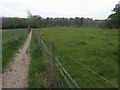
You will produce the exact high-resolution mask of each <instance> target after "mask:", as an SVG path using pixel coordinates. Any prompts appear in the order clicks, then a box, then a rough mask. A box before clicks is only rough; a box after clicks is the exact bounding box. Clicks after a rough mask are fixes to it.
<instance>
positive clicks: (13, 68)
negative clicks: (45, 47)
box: [2, 31, 32, 88]
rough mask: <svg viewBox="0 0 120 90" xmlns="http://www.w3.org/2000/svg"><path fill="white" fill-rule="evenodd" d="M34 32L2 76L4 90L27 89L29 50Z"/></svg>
mask: <svg viewBox="0 0 120 90" xmlns="http://www.w3.org/2000/svg"><path fill="white" fill-rule="evenodd" d="M31 37H32V31H31V32H30V34H29V36H28V38H27V39H26V42H25V44H24V46H23V48H22V49H19V51H18V53H17V54H16V56H15V57H14V60H13V61H12V62H11V63H10V65H9V66H8V67H7V69H6V72H5V73H3V75H2V88H27V87H28V72H29V64H30V56H29V55H27V53H26V52H27V50H28V48H29V44H30V42H31Z"/></svg>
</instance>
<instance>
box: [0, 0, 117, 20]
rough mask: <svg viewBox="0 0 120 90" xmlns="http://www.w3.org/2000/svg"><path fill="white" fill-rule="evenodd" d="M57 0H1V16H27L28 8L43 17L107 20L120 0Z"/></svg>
mask: <svg viewBox="0 0 120 90" xmlns="http://www.w3.org/2000/svg"><path fill="white" fill-rule="evenodd" d="M57 1H58V2H57ZM57 1H56V0H51V1H48V0H34V1H29V0H24V1H23V2H21V1H17V0H13V1H4V0H2V1H0V8H1V10H0V16H1V17H19V18H27V10H29V11H30V12H31V13H32V15H40V16H41V17H42V18H47V17H49V18H75V17H80V18H81V17H84V18H92V19H93V20H103V19H104V20H105V19H107V18H108V16H109V15H110V14H112V13H113V12H112V10H113V8H114V7H115V5H116V4H117V3H118V2H119V0H104V2H102V1H96V0H91V2H88V1H87V0H66V1H64V0H57ZM26 3H27V4H26ZM33 3H34V4H33ZM28 7H29V8H28Z"/></svg>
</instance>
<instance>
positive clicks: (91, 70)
mask: <svg viewBox="0 0 120 90" xmlns="http://www.w3.org/2000/svg"><path fill="white" fill-rule="evenodd" d="M62 53H63V52H62ZM64 54H65V53H64ZM65 55H66V56H68V57H69V58H70V59H72V60H74V61H75V62H76V63H78V64H80V65H81V66H82V67H84V68H86V69H87V70H89V71H90V72H92V73H94V74H96V75H97V76H99V77H100V78H101V79H103V80H105V81H106V82H108V83H109V84H111V85H112V86H114V87H116V88H118V86H117V85H116V84H114V83H112V82H111V81H110V80H108V79H106V78H105V77H103V76H101V75H99V74H98V73H97V72H95V71H94V70H93V69H91V68H89V67H88V66H86V65H84V64H83V63H80V62H78V61H76V60H75V59H74V58H73V57H71V56H70V55H68V54H65Z"/></svg>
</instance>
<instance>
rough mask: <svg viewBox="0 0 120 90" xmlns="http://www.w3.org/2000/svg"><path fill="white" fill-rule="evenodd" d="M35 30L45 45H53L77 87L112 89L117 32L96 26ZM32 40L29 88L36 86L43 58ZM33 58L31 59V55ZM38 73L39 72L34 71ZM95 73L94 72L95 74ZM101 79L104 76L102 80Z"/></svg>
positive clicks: (115, 83)
mask: <svg viewBox="0 0 120 90" xmlns="http://www.w3.org/2000/svg"><path fill="white" fill-rule="evenodd" d="M35 30H37V31H39V34H40V35H41V37H42V39H43V41H44V43H45V44H46V45H47V47H48V48H49V44H50V41H51V40H53V41H54V44H55V56H56V57H57V58H58V60H59V61H60V63H61V64H62V65H63V66H64V68H65V69H66V70H67V72H68V73H69V74H70V75H71V76H72V78H73V79H74V80H75V81H76V82H77V84H78V85H79V86H80V87H81V88H114V87H115V86H117V85H118V81H117V80H118V58H117V56H118V31H117V30H116V29H99V28H43V29H35ZM38 47H39V46H38V45H37V44H36V42H35V39H34V38H33V39H32V43H31V50H30V52H31V56H32V58H31V65H30V74H29V75H30V80H29V83H30V87H32V85H33V87H38V84H37V82H35V81H36V80H37V79H38V78H39V77H35V76H34V75H32V74H33V73H35V72H36V71H38V70H40V67H41V66H40V63H41V61H42V60H45V59H44V58H43V56H42V55H41V54H40V53H39V48H38ZM33 57H34V58H33ZM38 73H39V72H38ZM96 73H97V75H96ZM103 78H104V79H103Z"/></svg>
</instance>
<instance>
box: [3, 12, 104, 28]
mask: <svg viewBox="0 0 120 90" xmlns="http://www.w3.org/2000/svg"><path fill="white" fill-rule="evenodd" d="M2 21H3V23H2V26H3V27H2V28H3V29H12V28H27V27H29V28H30V27H32V28H41V27H78V28H79V27H101V25H102V24H103V23H102V22H103V21H104V20H93V19H91V18H83V17H82V18H79V17H76V18H49V17H47V18H42V17H41V16H39V15H32V14H30V13H29V14H28V18H27V19H26V18H17V17H13V18H10V17H3V18H2Z"/></svg>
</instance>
